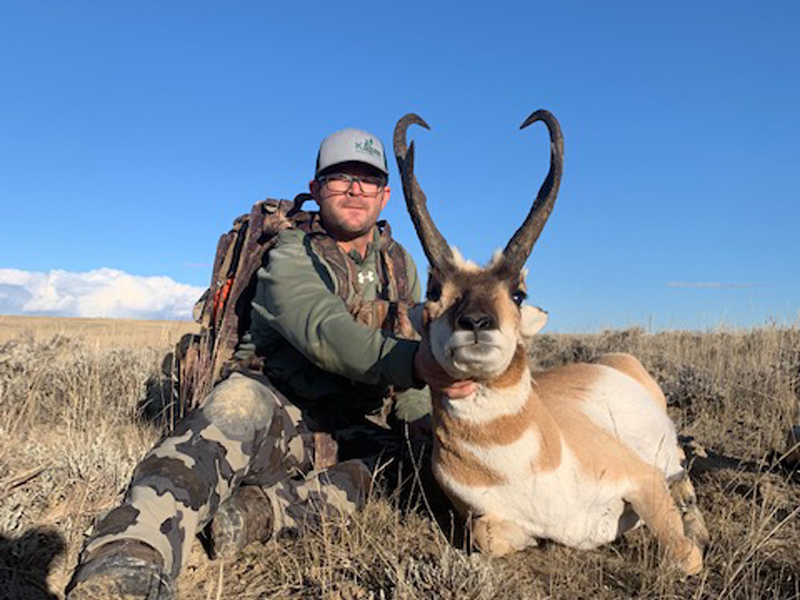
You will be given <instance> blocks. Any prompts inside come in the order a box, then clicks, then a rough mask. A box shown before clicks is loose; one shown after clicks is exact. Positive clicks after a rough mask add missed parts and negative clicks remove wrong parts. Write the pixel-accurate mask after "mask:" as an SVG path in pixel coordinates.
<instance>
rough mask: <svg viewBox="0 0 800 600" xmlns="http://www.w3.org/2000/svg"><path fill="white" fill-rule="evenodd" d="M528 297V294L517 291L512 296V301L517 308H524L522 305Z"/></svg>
mask: <svg viewBox="0 0 800 600" xmlns="http://www.w3.org/2000/svg"><path fill="white" fill-rule="evenodd" d="M527 297H528V294H526V293H525V292H523V291H522V290H517V291H516V292H514V293H513V294H511V299H512V300H513V301H514V304H516V305H517V306H522V303H523V302H525V299H526V298H527Z"/></svg>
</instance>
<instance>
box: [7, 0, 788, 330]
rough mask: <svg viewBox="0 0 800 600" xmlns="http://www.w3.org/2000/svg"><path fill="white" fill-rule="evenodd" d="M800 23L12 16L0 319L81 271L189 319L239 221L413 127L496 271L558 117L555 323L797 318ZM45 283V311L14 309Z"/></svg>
mask: <svg viewBox="0 0 800 600" xmlns="http://www.w3.org/2000/svg"><path fill="white" fill-rule="evenodd" d="M798 26H800V4H798V3H795V2H770V3H753V2H735V1H734V2H703V3H700V2H692V3H689V2H680V1H677V2H670V3H643V2H637V3H635V2H613V1H612V2H604V3H597V2H560V3H556V2H546V3H545V2H530V1H528V2H502V3H492V4H488V3H483V2H480V3H479V2H458V3H456V2H440V3H433V2H424V3H423V2H414V1H409V2H402V3H400V2H383V3H378V2H336V3H332V2H304V3H295V4H292V5H289V3H272V2H228V3H220V2H206V1H193V2H180V1H171V2H154V1H147V0H143V1H138V2H127V3H122V2H100V1H95V2H86V1H70V2H61V1H37V0H24V1H23V0H4V1H3V2H2V3H0V77H1V78H2V79H1V80H0V81H1V82H2V84H1V85H2V90H3V91H2V93H0V227H1V228H2V229H0V312H30V313H31V314H45V313H47V312H48V310H49V312H50V313H51V314H83V315H86V316H88V314H89V313H88V312H87V311H89V312H90V311H91V310H96V309H88V308H84V309H82V312H78V313H76V312H75V311H76V310H77V309H76V306H78V305H80V302H79V300H80V298H79V296H80V294H81V293H88V292H86V289H95V290H96V289H100V288H92V287H91V286H88V288H87V286H85V285H84V286H83V287H81V286H78V287H81V289H83V290H84V291H83V292H81V291H80V290H78V291H75V290H76V289H77V288H75V286H73V285H72V284H71V283H69V282H72V281H85V280H86V279H87V278H89V279H91V278H92V277H93V278H94V279H93V281H95V282H98V281H100V282H102V281H105V279H104V277H106V276H108V274H109V273H111V274H115V275H113V277H110V276H109V277H110V278H111V279H114V280H115V281H121V279H124V278H126V277H127V278H128V279H127V280H126V281H128V283H130V282H133V283H132V284H131V285H135V284H136V282H144V283H146V284H147V285H146V286H145V287H146V288H147V289H146V291H144V292H142V293H141V297H142V298H144V300H142V301H141V302H140V304H139V305H138V308H137V309H136V310H134V311H133V312H132V313H131V314H133V315H134V316H148V315H150V316H153V315H155V316H167V317H174V316H175V315H176V314H178V313H180V310H178V312H177V313H176V312H175V310H176V309H175V308H174V307H175V306H176V305H175V298H176V296H175V294H178V295H179V296H180V297H181V298H184V300H182V302H184V304H186V300H185V298H189V297H191V296H192V295H193V294H194V292H195V291H196V288H199V287H203V286H205V285H207V284H208V280H209V276H210V272H209V271H210V265H211V262H212V260H213V255H214V251H215V246H216V242H217V238H218V236H219V234H220V233H222V232H223V231H225V230H227V228H228V227H229V226H230V224H231V221H232V220H233V218H234V217H236V216H237V215H238V214H240V213H242V212H245V211H246V210H248V209H249V207H250V205H251V204H252V203H253V202H255V201H257V200H259V199H262V198H264V197H267V196H270V197H292V196H293V195H294V194H295V193H297V192H299V191H304V190H305V189H306V186H307V182H308V180H309V178H310V177H311V175H312V171H313V164H314V158H315V155H316V150H317V147H318V145H319V142H320V140H321V138H322V137H323V136H324V135H326V134H327V133H330V132H332V131H335V130H337V129H340V128H342V127H347V126H355V127H359V128H363V129H367V130H370V131H373V132H374V133H376V134H378V135H379V136H380V137H381V138H383V139H384V141H385V142H387V143H388V142H389V141H390V136H391V131H392V128H393V126H394V123H395V122H396V121H397V119H398V118H399V117H400V116H402V115H403V114H405V113H406V112H410V111H414V112H418V113H419V114H421V115H422V116H423V117H424V118H425V119H426V120H427V121H428V122H429V123H430V124H431V126H432V130H431V131H430V132H427V131H423V130H421V129H415V130H412V136H413V138H414V139H415V140H416V143H417V173H418V176H419V179H420V182H421V183H422V186H423V188H424V189H425V191H426V193H427V196H428V201H429V206H430V210H431V212H432V214H433V216H434V219H435V220H436V222H437V224H438V226H439V228H440V229H441V230H442V232H443V233H444V235H445V236H446V237H447V238H448V240H449V241H450V242H451V243H452V244H454V245H456V246H458V247H459V248H460V249H461V250H462V252H463V253H464V254H465V255H466V256H468V257H470V258H472V259H474V260H477V261H481V262H482V261H485V260H487V259H488V258H489V257H490V255H491V253H492V251H493V250H494V249H495V248H497V247H501V246H503V245H505V243H506V241H507V240H508V238H509V237H510V236H511V234H512V233H513V231H514V229H515V228H516V227H517V226H518V225H519V223H521V221H522V219H523V218H524V216H525V214H526V212H527V210H528V208H529V206H530V202H531V201H532V200H533V197H534V195H535V193H536V190H537V189H538V186H539V184H540V182H541V179H542V177H543V176H544V174H545V172H546V170H547V161H548V144H547V136H546V132H545V128H544V127H543V126H541V125H538V126H535V127H532V128H529V129H527V130H525V131H524V132H520V131H519V130H518V126H519V124H520V123H521V122H522V121H523V119H524V118H525V117H526V116H527V115H528V114H529V113H530V112H531V111H532V110H534V109H536V108H548V109H550V110H551V111H552V112H553V113H554V114H555V115H556V116H557V117H558V118H559V120H560V121H561V124H562V128H563V130H564V136H565V145H566V164H565V175H564V181H563V184H562V188H561V190H562V191H561V194H560V197H559V200H558V202H557V203H556V207H555V210H554V213H553V216H552V217H551V219H550V221H549V223H548V224H547V226H546V227H545V230H544V232H543V234H542V236H541V238H540V239H539V242H538V244H537V246H536V248H534V251H533V254H532V256H531V259H530V260H529V262H528V267H529V270H530V277H529V288H530V300H531V302H533V303H535V304H537V305H540V306H542V307H544V308H546V309H547V310H549V311H550V326H549V329H548V330H550V331H596V330H600V329H603V328H606V327H624V326H629V325H642V326H645V327H648V328H652V329H663V328H670V329H672V328H694V329H701V330H705V329H710V328H716V327H719V326H727V327H749V326H754V325H762V324H764V323H769V322H774V321H777V322H784V323H795V322H796V320H797V317H798V309H799V308H800V303H799V302H798V299H800V282H799V281H798V278H797V276H796V264H795V263H796V261H797V259H798V257H799V256H800V252H798V250H800V236H798V235H797V234H796V233H795V229H796V227H797V224H798V222H800V205H799V204H798V200H799V199H800V198H799V197H798V196H800V194H798V192H799V191H800V169H798V165H800V60H798V59H800V41H799V40H800V36H798V35H797V30H798ZM392 180H393V183H394V184H395V188H394V192H395V193H394V195H393V196H392V200H391V202H390V205H389V207H388V208H387V210H386V212H385V216H386V217H387V218H388V219H389V220H390V222H391V223H392V225H393V228H394V232H395V236H396V237H397V238H398V239H400V240H401V241H402V242H404V243H405V245H406V246H407V247H409V248H410V249H411V250H412V253H414V255H415V257H416V258H417V261H418V263H419V264H420V266H421V268H424V267H423V265H424V260H423V255H422V252H421V250H420V248H419V245H418V243H417V241H416V238H415V236H414V233H413V228H412V227H411V224H410V220H409V219H408V217H407V215H406V212H405V206H404V202H403V201H402V195H401V190H400V185H399V181H398V178H397V175H396V169H395V166H394V164H392ZM88 274H92V275H91V276H90V275H88ZM98 274H99V275H98ZM155 277H158V278H161V279H158V280H155V279H153V278H155ZM43 278H44V279H43ZM31 281H38V282H39V283H38V284H36V285H38V286H39V288H37V289H40V290H41V289H46V290H49V291H47V293H49V294H50V295H51V296H52V297H56V296H57V298H56V299H55V300H54V301H53V302H52V303H51V304H50V305H48V303H47V302H44V301H41V298H39V301H38V303H37V302H33V303H30V302H29V303H28V304H27V306H28V308H27V309H24V310H23V307H24V306H25V304H24V303H23V304H20V302H19V301H18V299H19V298H21V297H22V298H30V295H31V293H32V292H31V291H30V290H31V289H33V288H31V287H26V286H30V285H33V284H30V282H31ZM43 281H45V282H46V284H43V283H42V282H43ZM54 281H58V282H61V283H59V284H58V285H55V284H54V283H53V282H54ZM154 282H155V283H154ZM158 282H162V283H163V282H169V284H166V283H163V285H162V284H161V283H158ZM97 285H101V284H100V283H98V284H97ZM101 287H102V286H101ZM102 289H104V290H106V293H107V295H108V296H109V297H111V296H113V295H114V293H115V292H113V291H111V292H109V291H108V289H107V288H102ZM116 289H117V290H118V291H117V292H116V293H119V294H122V296H126V297H127V296H130V293H129V292H125V293H124V294H123V293H122V292H120V291H119V290H129V289H130V288H129V287H126V286H122V287H121V288H116ZM158 290H161V291H162V292H163V295H164V298H163V302H161V301H159V302H149V301H147V298H148V297H150V296H148V294H150V295H151V296H153V297H155V296H156V295H158V292H157V291H158ZM37 293H38V292H37ZM98 293H99V292H98ZM25 294H28V295H27V296H26V295H25ZM67 295H69V301H67V299H65V298H66V296H67ZM15 298H16V299H17V300H15ZM59 302H60V304H59ZM108 302H109V303H112V304H114V303H115V302H116V303H117V305H118V307H122V308H119V310H117V311H116V312H114V311H111V312H105V313H102V314H106V315H107V316H120V315H123V316H124V315H125V314H127V313H125V310H126V309H125V308H124V307H125V306H126V304H125V298H124V297H121V298H116V299H111V300H108ZM48 306H49V308H48ZM57 306H60V308H57ZM86 306H95V307H96V306H97V303H94V304H93V303H88V304H87V305H86ZM164 306H169V307H171V308H170V310H171V311H172V312H169V311H167V312H163V310H162V309H163V307H164ZM31 307H33V309H32V308H31ZM37 311H38V313H37ZM120 311H121V312H120ZM137 311H138V312H137ZM159 311H161V312H159ZM101 312H102V311H101Z"/></svg>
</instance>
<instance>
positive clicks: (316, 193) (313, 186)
mask: <svg viewBox="0 0 800 600" xmlns="http://www.w3.org/2000/svg"><path fill="white" fill-rule="evenodd" d="M321 187H322V186H321V185H320V184H319V181H317V180H316V179H312V180H311V181H309V182H308V191H309V192H311V197H312V198H314V201H315V202H316V203H317V204H319V199H320V196H321V195H322V194H321V193H320V192H321Z"/></svg>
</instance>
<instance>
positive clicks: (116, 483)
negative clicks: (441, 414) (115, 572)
mask: <svg viewBox="0 0 800 600" xmlns="http://www.w3.org/2000/svg"><path fill="white" fill-rule="evenodd" d="M192 327H193V325H192V324H190V323H156V322H149V323H147V322H140V321H128V322H123V321H100V320H81V319H76V320H72V319H68V320H59V319H25V318H12V317H0V598H14V599H22V598H25V599H45V598H61V597H62V590H63V588H64V586H65V584H66V583H67V581H68V579H69V576H70V573H71V570H72V569H73V567H74V566H75V563H76V560H77V555H78V552H79V550H80V547H81V543H82V540H83V537H84V534H85V532H86V530H87V528H88V527H89V525H90V524H91V522H92V520H93V518H94V517H96V516H97V515H98V514H101V513H102V512H103V511H106V510H108V509H110V508H111V507H112V506H114V505H115V503H117V502H118V501H119V499H120V497H121V494H122V492H123V491H124V489H125V486H126V484H127V482H128V479H129V477H130V475H131V472H132V470H133V468H134V466H135V464H136V463H137V461H138V460H139V459H140V458H141V457H142V455H143V454H144V453H145V452H146V451H147V449H148V448H149V447H150V446H151V445H152V444H153V443H154V442H155V441H156V440H157V438H158V437H159V435H161V433H162V431H163V426H159V425H158V420H156V421H155V422H154V420H153V419H148V418H146V414H147V413H146V411H143V410H142V405H143V401H144V400H146V398H147V394H146V389H147V382H148V380H151V381H152V378H154V377H157V376H158V373H159V368H160V362H161V357H162V356H163V354H164V352H165V350H167V349H168V348H169V347H170V344H171V343H173V342H174V341H175V340H176V339H177V337H178V336H179V334H180V333H181V332H182V331H185V330H188V329H190V328H192ZM609 350H624V351H628V352H632V353H633V354H635V355H636V356H638V357H639V358H641V360H642V361H643V362H644V364H645V366H646V367H647V368H648V369H649V370H650V372H651V373H652V374H653V375H654V376H655V377H656V379H657V380H658V381H659V383H660V384H661V385H662V387H663V389H664V391H665V393H666V395H667V398H668V400H669V404H670V413H671V415H672V416H673V418H674V419H675V421H676V423H677V426H678V430H679V432H680V433H681V435H682V436H685V437H686V438H687V439H688V438H693V439H694V440H695V441H696V442H699V443H700V444H702V446H703V447H705V449H706V451H707V455H708V456H707V457H702V456H700V457H697V458H696V460H695V462H694V465H693V479H694V481H695V485H696V487H697V492H698V497H699V503H700V506H701V509H702V511H703V513H704V515H705V518H706V521H707V524H708V527H709V530H710V533H711V538H712V542H711V545H710V547H709V549H708V552H707V555H706V567H705V569H704V571H703V573H702V574H701V575H700V576H698V577H693V578H689V579H686V578H684V577H682V576H681V575H680V574H679V573H676V572H675V571H674V570H672V569H670V568H669V566H668V565H666V564H665V563H664V561H663V560H662V556H661V554H660V552H659V549H658V547H657V546H656V544H655V543H654V541H653V538H652V536H651V535H649V534H648V532H647V531H646V528H639V529H637V530H635V531H633V532H631V533H629V534H627V535H625V536H624V537H623V538H622V539H621V540H618V541H617V542H615V543H613V544H610V545H608V546H605V547H603V548H600V549H598V550H594V551H577V550H572V549H569V548H564V547H561V546H558V545H556V544H543V545H541V546H540V547H538V548H533V549H530V550H528V551H526V552H523V553H520V554H518V555H516V556H513V557H511V558H505V559H494V560H490V559H488V558H486V557H484V556H481V555H480V554H477V553H469V552H467V551H465V550H464V549H463V547H462V545H461V544H459V543H458V542H456V543H453V542H452V541H451V536H450V534H449V533H448V532H444V531H443V530H442V529H441V528H440V526H439V525H437V521H436V520H435V519H433V518H432V516H431V515H430V514H429V512H428V510H427V509H426V506H425V502H424V501H421V502H419V503H417V504H415V505H413V506H410V507H409V506H406V505H404V504H403V503H401V502H399V501H397V500H396V499H395V498H394V497H391V496H386V495H383V496H382V495H380V494H377V495H375V497H373V498H372V499H371V500H370V502H369V503H368V506H367V507H366V509H365V510H364V511H363V512H361V513H359V514H358V515H356V516H355V517H353V518H351V519H349V520H348V521H346V522H344V523H325V524H324V525H323V527H322V529H321V531H320V532H319V533H318V534H314V535H306V536H304V537H301V538H300V539H297V540H289V541H287V540H281V541H271V542H268V543H267V544H265V545H253V546H250V547H249V548H247V549H245V551H244V552H242V553H241V555H240V556H239V557H237V558H236V559H235V560H230V559H228V560H226V561H224V560H210V559H208V558H207V557H206V555H205V553H204V552H203V550H202V547H201V545H200V544H199V543H197V544H195V550H194V552H193V555H192V557H191V562H190V565H189V567H188V568H187V569H186V570H185V572H184V573H183V574H182V575H181V578H180V581H179V586H180V597H181V598H186V599H192V600H194V599H198V600H199V599H206V598H298V599H299V598H304V599H305V598H330V599H339V600H346V599H365V600H366V599H370V598H374V599H389V598H398V599H406V598H408V599H411V598H452V599H456V598H458V599H461V598H472V599H501V598H554V599H559V598H563V599H566V598H609V599H611V598H750V599H762V598H771V599H777V598H782V599H784V598H800V518H798V512H799V511H800V508H799V507H800V478H798V476H797V473H796V472H794V471H792V470H791V469H789V468H787V467H786V465H785V463H784V462H781V461H780V453H781V452H782V451H783V450H784V449H785V447H786V432H787V430H788V428H789V426H790V425H791V424H792V423H793V422H794V421H795V419H796V417H797V409H798V394H800V330H798V329H795V328H788V329H786V328H774V327H767V328H763V329H756V330H751V331H741V332H715V333H702V334H700V333H688V332H668V333H656V334H649V333H646V332H644V331H642V330H638V329H629V330H623V331H610V332H606V333H603V334H593V335H570V336H567V335H542V336H540V337H539V338H538V340H537V341H536V342H535V344H533V345H532V347H531V349H530V352H531V357H532V358H533V361H534V363H535V364H536V365H537V367H542V368H544V367H549V366H553V365H558V364H563V363H566V362H571V361H576V360H584V359H590V358H592V357H593V356H594V355H596V354H597V353H600V352H605V351H609ZM160 422H162V423H163V420H162V421H160Z"/></svg>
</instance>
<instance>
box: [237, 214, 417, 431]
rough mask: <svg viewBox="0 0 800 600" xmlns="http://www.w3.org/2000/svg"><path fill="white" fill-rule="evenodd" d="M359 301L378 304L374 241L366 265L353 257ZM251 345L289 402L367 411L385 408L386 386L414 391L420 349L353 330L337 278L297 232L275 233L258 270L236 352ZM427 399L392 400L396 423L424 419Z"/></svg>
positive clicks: (412, 279) (410, 265)
mask: <svg viewBox="0 0 800 600" xmlns="http://www.w3.org/2000/svg"><path fill="white" fill-rule="evenodd" d="M405 256H406V265H407V269H406V270H407V272H408V277H409V284H410V286H411V289H412V296H413V298H414V300H416V301H418V300H419V297H420V284H419V278H418V275H417V270H416V266H415V265H414V262H413V260H412V259H411V257H410V256H409V255H408V253H405ZM348 259H349V260H353V261H354V263H355V265H356V269H357V272H358V273H359V280H360V282H361V283H362V288H363V289H362V290H361V296H362V297H363V299H365V300H371V299H374V298H376V297H377V295H378V293H379V286H380V282H379V281H378V280H379V278H378V277H377V276H376V275H375V274H376V272H377V268H376V263H377V260H378V251H377V234H376V238H375V242H374V243H372V244H370V246H369V249H368V251H367V255H366V257H365V258H363V259H361V257H360V256H358V255H357V254H355V253H353V254H351V255H350V256H349V257H348ZM251 345H252V346H253V347H254V348H255V351H256V352H257V353H258V354H259V355H261V356H262V357H263V359H264V362H265V372H266V374H267V376H268V377H270V379H271V380H272V381H273V382H274V383H275V384H276V385H277V386H278V387H280V388H282V390H283V391H284V392H285V393H286V394H287V395H288V396H289V397H291V398H293V399H298V400H300V401H301V403H302V402H304V401H305V402H312V403H320V402H324V403H326V404H328V403H335V410H339V408H341V410H342V412H351V411H355V412H370V411H372V410H376V409H377V408H379V407H380V406H381V404H382V399H383V397H384V395H385V391H386V388H387V386H389V385H394V386H396V387H398V388H412V387H413V386H414V353H415V352H416V350H417V342H415V341H411V340H404V339H399V338H397V337H395V336H393V335H391V334H389V333H387V332H385V331H381V330H375V329H372V328H369V327H367V326H364V325H361V324H360V323H357V322H356V321H355V320H354V319H353V317H352V316H351V315H350V313H349V312H348V310H347V307H346V306H345V303H344V302H343V301H342V299H341V298H340V297H339V295H337V290H336V278H335V277H333V276H332V274H331V269H330V267H329V266H328V265H327V264H326V262H325V260H324V259H323V258H322V257H320V256H318V255H317V254H316V253H315V252H314V251H313V249H312V246H311V244H310V242H309V240H308V238H307V237H306V236H305V234H304V233H303V232H302V231H298V230H295V229H287V230H283V231H281V232H280V233H279V234H278V240H277V243H276V245H275V247H274V248H273V249H272V250H270V252H269V255H268V260H267V262H266V264H265V266H263V267H262V268H261V269H259V271H258V286H257V289H256V295H255V298H254V300H253V310H252V314H251V327H250V332H249V335H248V336H245V339H244V340H243V344H242V345H240V349H241V348H243V347H245V346H251ZM429 402H430V400H429V395H428V394H427V391H426V392H422V391H421V390H415V389H410V390H408V391H407V392H405V393H403V394H401V397H400V398H399V399H398V401H397V410H396V413H397V416H398V417H399V418H401V419H403V420H414V419H415V418H419V417H421V416H423V415H424V414H426V413H427V411H428V409H429Z"/></svg>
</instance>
